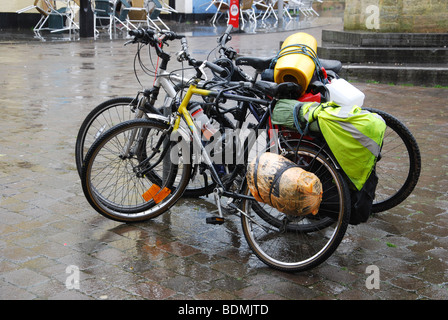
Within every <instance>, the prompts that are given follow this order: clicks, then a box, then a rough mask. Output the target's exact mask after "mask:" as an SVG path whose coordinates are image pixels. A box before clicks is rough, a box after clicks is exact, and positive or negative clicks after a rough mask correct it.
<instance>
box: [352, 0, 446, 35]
mask: <svg viewBox="0 0 448 320" xmlns="http://www.w3.org/2000/svg"><path fill="white" fill-rule="evenodd" d="M344 29H345V30H347V31H349V30H371V31H377V32H415V33H426V32H434V33H444V32H448V1H447V0H346V4H345V12H344Z"/></svg>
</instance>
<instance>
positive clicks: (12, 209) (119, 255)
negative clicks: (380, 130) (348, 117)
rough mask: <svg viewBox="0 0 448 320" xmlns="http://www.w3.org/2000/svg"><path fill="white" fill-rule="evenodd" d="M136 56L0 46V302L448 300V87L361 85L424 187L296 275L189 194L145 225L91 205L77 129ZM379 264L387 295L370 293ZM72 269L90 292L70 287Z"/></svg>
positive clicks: (243, 42)
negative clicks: (212, 217)
mask: <svg viewBox="0 0 448 320" xmlns="http://www.w3.org/2000/svg"><path fill="white" fill-rule="evenodd" d="M311 31H312V30H311ZM318 31H319V32H320V30H316V32H318ZM288 34H289V33H287V32H285V33H276V34H270V35H265V34H250V35H235V36H234V40H233V41H232V43H231V45H232V46H233V47H234V48H236V49H238V50H239V52H240V53H241V54H252V55H258V56H267V55H271V54H274V53H275V52H276V49H277V43H278V42H279V41H280V40H281V39H283V38H286V36H287V35H288ZM317 36H318V35H317ZM215 39H216V38H215V37H194V38H193V37H190V38H189V44H190V48H191V50H192V53H193V54H196V55H206V54H207V53H208V51H209V50H210V49H211V48H213V47H214V46H215V43H216V40H215ZM273 43H274V45H273ZM176 48H177V47H176V45H172V46H171V47H169V50H170V51H172V52H175V51H176ZM134 53H135V48H133V47H132V46H127V47H124V46H123V41H120V40H116V41H108V40H99V41H91V40H82V41H75V42H45V43H43V42H18V43H8V42H5V43H2V44H0V60H1V64H0V74H2V78H1V79H0V84H1V87H0V108H1V109H0V113H1V115H0V119H1V126H0V214H1V220H0V232H1V235H0V252H1V257H0V299H24V300H30V299H98V300H101V299H120V300H121V299H158V300H165V299H166V300H171V299H195V300H201V299H207V300H209V299H210V300H236V299H240V300H253V299H257V300H262V299H266V300H268V299H269V300H287V299H293V300H296V299H316V300H317V299H343V300H348V299H353V300H361V299H362V300H364V299H375V300H376V299H380V300H415V299H435V300H446V299H448V252H447V249H448V209H447V208H448V195H447V190H448V107H447V104H446V103H447V99H446V97H447V95H448V89H446V88H424V87H415V86H409V87H408V86H393V85H387V84H376V83H356V84H355V85H356V86H358V88H360V89H361V90H363V91H364V92H365V93H366V101H365V105H366V106H372V107H376V108H379V109H382V110H385V111H387V112H389V113H391V114H393V115H395V116H396V117H398V118H399V119H401V120H402V121H403V122H404V123H405V124H406V125H407V126H408V127H409V128H410V130H411V131H412V133H413V134H414V136H415V137H416V139H417V141H418V143H419V146H420V149H421V153H422V174H421V177H420V180H419V183H418V185H417V187H416V189H415V191H414V192H413V193H412V195H411V196H410V197H409V198H408V199H407V200H406V201H405V202H404V203H402V204H401V205H399V206H397V207H395V208H393V209H391V210H389V211H386V212H382V213H380V214H376V215H375V216H374V217H372V218H371V219H369V221H368V222H367V223H365V224H361V225H358V226H350V227H349V229H348V232H347V234H346V236H345V238H344V240H343V242H342V243H341V245H340V246H339V248H338V250H337V251H336V253H335V254H333V256H332V257H330V259H328V260H327V261H326V262H325V263H323V264H322V265H321V266H319V267H317V268H315V269H313V270H311V271H307V272H304V273H298V274H287V273H282V272H278V271H275V270H272V269H270V268H268V267H266V266H265V265H264V264H263V263H262V262H260V261H259V260H258V259H257V258H256V257H255V256H254V255H253V254H252V253H251V252H250V249H249V248H248V246H247V245H246V242H245V240H244V236H243V235H242V232H241V230H240V222H239V219H237V218H231V219H228V221H227V222H226V223H225V224H224V225H222V226H213V225H208V224H206V223H205V218H206V217H207V216H209V214H210V212H212V211H215V210H216V209H215V206H214V204H213V202H212V201H211V199H205V200H204V199H202V200H191V199H182V200H181V201H180V202H179V203H178V204H177V205H176V206H174V207H173V208H172V209H171V210H170V211H169V212H167V213H165V214H164V215H162V216H160V217H158V218H156V219H154V220H153V221H150V222H145V223H137V224H121V223H117V222H113V221H110V220H107V219H106V218H104V217H102V216H100V215H99V214H97V213H96V212H95V211H94V210H93V209H92V208H91V207H90V206H89V204H88V203H87V201H86V200H85V198H84V196H83V194H82V189H81V186H80V180H79V177H78V174H77V171H76V166H75V162H74V146H75V139H76V134H77V131H78V129H79V126H80V124H81V122H82V120H83V119H84V117H85V116H86V114H87V113H88V112H89V111H90V110H91V109H92V108H93V107H94V106H96V105H97V104H99V103H101V102H103V101H104V100H106V99H108V98H111V97H114V96H134V95H135V93H136V92H137V90H138V89H139V86H138V83H137V82H136V80H135V78H134V75H133V72H132V64H133V57H134ZM142 79H145V78H144V77H143V76H142ZM145 81H146V84H148V85H149V84H150V81H149V80H148V79H145ZM370 265H376V266H377V267H378V269H379V271H380V288H379V289H368V288H367V287H366V279H367V277H368V276H369V274H367V273H366V268H367V267H368V266H370ZM74 268H78V269H79V272H80V281H79V287H76V286H75V287H74V288H71V289H70V288H69V287H67V286H66V283H67V280H68V279H70V276H71V275H72V274H73V270H74Z"/></svg>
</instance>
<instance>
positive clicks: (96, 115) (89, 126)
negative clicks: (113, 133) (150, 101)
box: [75, 97, 136, 174]
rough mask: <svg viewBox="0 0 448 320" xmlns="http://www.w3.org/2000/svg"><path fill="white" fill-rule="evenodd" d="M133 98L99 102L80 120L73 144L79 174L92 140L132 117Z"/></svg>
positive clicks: (134, 105)
mask: <svg viewBox="0 0 448 320" xmlns="http://www.w3.org/2000/svg"><path fill="white" fill-rule="evenodd" d="M135 107H136V101H135V98H131V97H118V98H112V99H109V100H107V101H104V102H102V103H100V104H99V105H98V106H96V107H95V108H93V109H92V111H90V112H89V114H88V115H87V116H86V117H85V119H84V121H83V122H82V124H81V126H80V128H79V131H78V135H77V137H76V145H75V160H76V168H77V170H78V174H81V170H82V164H83V163H84V158H85V155H86V153H87V151H88V150H89V148H90V147H91V146H92V144H93V142H94V141H95V140H96V139H97V138H98V137H99V136H100V135H101V134H102V133H104V132H106V130H108V129H110V128H112V127H113V126H114V125H116V124H118V123H120V122H123V121H126V120H131V119H133V118H134V115H135V113H134V112H133V111H132V109H133V108H135Z"/></svg>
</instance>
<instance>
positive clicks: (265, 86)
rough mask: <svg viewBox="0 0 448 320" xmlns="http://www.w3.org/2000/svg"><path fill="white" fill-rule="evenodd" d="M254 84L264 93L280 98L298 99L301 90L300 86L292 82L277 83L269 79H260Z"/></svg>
mask: <svg viewBox="0 0 448 320" xmlns="http://www.w3.org/2000/svg"><path fill="white" fill-rule="evenodd" d="M254 86H255V88H256V89H258V90H260V91H261V92H263V93H264V94H266V95H268V96H270V97H275V98H280V99H298V98H299V96H300V92H302V88H301V86H300V85H298V84H297V83H293V82H283V83H280V84H277V83H275V82H271V81H264V80H260V81H257V82H255V85H254Z"/></svg>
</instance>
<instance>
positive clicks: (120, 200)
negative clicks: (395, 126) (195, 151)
mask: <svg viewBox="0 0 448 320" xmlns="http://www.w3.org/2000/svg"><path fill="white" fill-rule="evenodd" d="M168 128H169V126H168V124H167V123H165V122H162V121H157V120H154V119H134V120H129V121H126V122H123V123H120V124H118V125H116V126H114V127H112V128H111V129H109V130H108V131H106V132H105V133H104V134H102V135H101V136H100V137H99V138H98V139H97V140H96V141H95V142H94V143H93V145H92V147H91V148H90V149H89V151H88V152H87V155H86V157H85V164H84V166H83V169H82V174H81V183H82V188H83V192H84V195H85V197H86V199H87V200H88V202H89V204H90V205H91V206H92V207H93V208H94V209H95V210H96V211H97V212H98V213H100V214H101V215H103V216H105V217H107V218H109V219H112V220H115V221H120V222H137V221H146V220H149V219H153V218H155V217H157V216H159V215H160V214H162V213H164V212H165V211H166V210H168V209H169V208H170V207H171V206H172V205H174V204H175V203H176V201H177V200H178V199H179V198H180V197H181V196H182V193H183V192H184V190H185V187H186V186H187V184H188V182H189V179H190V173H191V163H189V162H188V161H186V162H185V161H184V162H182V160H181V159H182V158H181V157H180V158H179V161H180V162H179V163H175V162H173V161H163V160H164V156H165V155H166V154H165V153H164V152H163V151H166V152H171V148H173V147H175V144H176V143H177V142H175V141H171V142H170V143H169V147H168V148H169V149H166V150H165V149H163V150H162V151H160V149H159V148H158V145H157V143H160V145H163V143H164V141H168V140H166V136H165V135H164V132H165V131H166V130H167V129H168ZM134 130H136V131H138V130H141V132H143V131H144V130H146V131H145V132H147V134H146V136H145V135H141V136H139V137H143V138H144V139H145V141H144V143H141V144H140V146H143V147H144V150H143V152H146V151H147V150H149V151H148V153H151V154H153V155H154V158H148V159H149V160H146V159H145V160H146V161H147V166H154V168H152V169H151V171H148V172H145V175H140V176H139V175H138V170H136V168H138V167H137V166H138V165H142V161H141V160H142V159H139V156H138V155H133V156H129V157H124V156H123V155H122V154H120V152H121V151H122V150H123V145H125V143H126V142H127V141H128V138H127V137H129V135H130V134H131V133H132V132H134ZM139 132H140V131H139ZM149 133H151V134H149ZM160 139H164V140H160ZM156 146H157V150H155V148H156ZM165 148H167V146H165ZM170 160H171V159H170ZM160 164H162V167H160V166H159V165H160ZM164 164H165V166H166V167H163V165H164ZM156 165H157V166H156ZM164 169H165V174H164V173H163V170H164ZM148 170H149V169H148ZM156 170H158V171H156ZM179 172H180V173H179ZM155 184H157V186H156V188H159V190H162V191H163V190H166V191H169V193H168V194H167V195H166V196H165V197H163V198H161V199H159V200H160V201H157V200H154V197H152V198H150V199H145V197H144V194H145V193H146V192H148V191H149V190H150V189H151V187H153V186H154V185H155ZM165 188H166V189H165Z"/></svg>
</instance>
